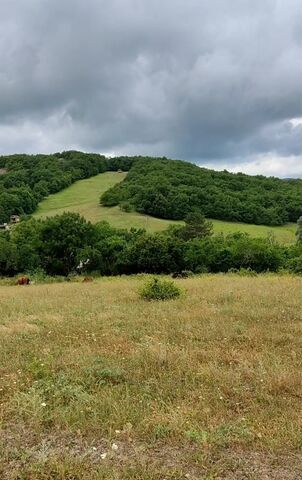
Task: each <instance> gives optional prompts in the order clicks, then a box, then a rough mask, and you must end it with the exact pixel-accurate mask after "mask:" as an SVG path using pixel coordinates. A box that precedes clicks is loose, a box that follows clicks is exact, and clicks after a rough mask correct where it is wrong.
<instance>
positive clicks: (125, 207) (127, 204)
mask: <svg viewBox="0 0 302 480" xmlns="http://www.w3.org/2000/svg"><path fill="white" fill-rule="evenodd" d="M120 210H122V212H126V213H129V212H132V211H133V206H132V205H131V203H130V202H126V201H125V202H121V203H120Z"/></svg>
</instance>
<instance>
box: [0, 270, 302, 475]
mask: <svg viewBox="0 0 302 480" xmlns="http://www.w3.org/2000/svg"><path fill="white" fill-rule="evenodd" d="M143 282H144V279H143V278H141V277H137V278H135V277H134V278H114V279H102V280H99V281H95V282H93V283H90V284H80V283H65V284H50V285H34V286H28V287H10V286H2V287H0V305H1V318H0V366H1V367H0V368H1V375H0V409H1V410H0V425H1V427H0V478H1V479H2V478H3V479H8V480H12V479H22V480H23V479H48V478H49V479H65V478H66V479H103V478H104V479H105V478H106V479H159V478H167V479H172V478H173V479H183V478H196V479H197V478H198V479H200V478H208V479H210V478H228V479H231V478H232V479H233V478H238V479H242V478H251V479H252V478H257V479H258V478H259V479H262V478H267V477H266V476H265V475H270V474H271V477H270V476H269V477H268V478H277V479H279V478H280V479H281V478H289V479H291V478H300V477H299V474H300V473H299V472H300V470H299V469H300V468H301V465H302V464H301V456H300V453H299V452H300V451H301V445H302V416H301V398H302V383H301V381H302V370H301V366H302V356H301V352H302V348H301V347H302V336H301V319H302V299H301V287H302V279H301V278H295V277H291V276H283V277H277V276H258V277H236V276H235V275H229V276H227V275H217V276H202V277H200V278H190V279H186V280H177V281H176V283H177V285H179V286H180V287H181V288H184V289H185V290H186V296H182V297H180V298H178V299H175V300H173V301H167V302H161V303H156V302H146V301H144V300H143V299H140V298H139V296H138V293H137V292H138V289H139V287H140V286H141V285H142V283H143ZM273 475H274V476H273ZM282 475H283V476H282ZM294 475H296V476H294Z"/></svg>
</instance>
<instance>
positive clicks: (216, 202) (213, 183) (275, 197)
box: [101, 158, 302, 225]
mask: <svg viewBox="0 0 302 480" xmlns="http://www.w3.org/2000/svg"><path fill="white" fill-rule="evenodd" d="M101 203H102V204H103V205H106V206H114V205H117V204H120V205H121V207H122V208H124V209H127V210H129V209H131V208H132V209H134V210H136V211H138V212H141V213H145V214H149V215H153V216H155V217H160V218H167V219H174V220H179V219H183V218H184V217H185V216H186V215H187V214H188V213H189V212H190V211H191V210H192V209H194V210H195V209H198V210H199V211H200V212H202V213H203V214H204V215H205V216H206V217H209V218H216V219H220V220H229V221H235V222H244V223H254V224H264V225H283V224H285V223H286V222H296V221H297V219H298V218H299V217H300V216H301V215H302V180H281V179H278V178H274V177H269V178H268V177H264V176H259V175H257V176H249V175H244V174H242V173H238V174H233V173H229V172H227V171H222V172H217V171H214V170H208V169H205V168H199V167H198V166H196V165H192V164H190V163H187V162H183V161H180V160H168V159H165V158H157V159H156V158H136V161H135V162H134V163H133V166H132V168H131V169H130V172H129V173H128V175H127V177H126V179H125V180H124V181H123V182H121V183H120V184H117V185H115V186H114V187H112V188H111V189H110V190H108V191H107V192H105V193H104V194H103V196H102V197H101Z"/></svg>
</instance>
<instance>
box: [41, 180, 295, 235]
mask: <svg viewBox="0 0 302 480" xmlns="http://www.w3.org/2000/svg"><path fill="white" fill-rule="evenodd" d="M125 176H126V174H125V173H118V172H106V173H102V174H100V175H97V176H95V177H91V178H89V179H86V180H81V181H79V182H76V183H74V184H73V185H72V186H70V187H68V188H66V189H65V190H63V191H61V192H59V193H56V194H55V195H50V196H49V197H48V198H46V199H45V200H43V201H42V202H41V203H40V205H39V207H38V210H37V212H36V213H35V215H34V216H35V217H37V218H38V217H47V216H53V215H57V214H61V213H63V212H66V211H68V212H77V213H80V214H81V215H83V216H84V217H85V218H86V219H87V220H90V221H91V222H93V223H95V222H99V221H102V220H106V221H108V222H109V223H111V224H112V225H113V226H115V227H118V228H131V227H136V228H145V229H146V230H148V231H153V232H155V231H160V230H164V229H165V228H167V226H168V225H170V224H173V223H174V224H175V223H180V222H173V221H171V220H162V219H159V218H154V217H150V216H148V215H140V214H139V213H136V212H130V213H126V212H123V211H121V210H120V208H119V207H111V208H109V207H103V206H101V205H100V204H99V199H100V196H101V194H102V193H104V192H105V191H106V190H108V189H109V188H111V187H112V186H113V185H115V184H116V183H118V182H121V181H122V180H123V179H124V178H125ZM213 224H214V231H215V232H216V233H220V232H223V233H226V234H227V233H234V232H246V233H249V234H250V235H252V236H254V237H257V236H261V237H263V236H266V235H268V234H270V233H272V234H273V235H275V237H276V239H277V240H278V241H280V242H282V243H292V242H294V241H295V231H296V225H295V224H287V225H284V226H282V227H268V226H265V225H250V224H244V223H234V222H224V221H220V220H213Z"/></svg>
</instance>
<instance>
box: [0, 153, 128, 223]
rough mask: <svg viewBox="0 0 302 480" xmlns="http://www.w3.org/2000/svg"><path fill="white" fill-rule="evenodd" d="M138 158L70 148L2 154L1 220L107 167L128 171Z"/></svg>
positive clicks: (29, 208)
mask: <svg viewBox="0 0 302 480" xmlns="http://www.w3.org/2000/svg"><path fill="white" fill-rule="evenodd" d="M133 161H134V159H131V158H127V157H118V158H112V159H110V158H105V157H104V156H102V155H98V154H91V153H82V152H76V151H68V152H62V153H56V154H54V155H9V156H2V157H0V168H4V169H5V170H6V173H5V174H4V175H0V224H1V223H4V222H7V221H8V220H9V218H10V216H11V215H23V214H30V213H32V212H34V210H35V209H36V207H37V205H38V203H39V202H40V201H41V200H42V199H43V198H44V197H46V196H47V195H49V194H51V193H56V192H58V191H60V190H62V189H64V188H66V187H68V186H69V185H71V184H72V183H73V182H75V181H77V180H81V179H84V178H89V177H91V176H93V175H97V174H98V173H102V172H105V171H107V170H110V171H115V170H119V169H122V170H125V171H128V170H129V169H130V168H131V166H132V163H133Z"/></svg>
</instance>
